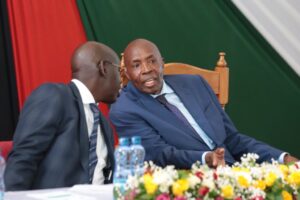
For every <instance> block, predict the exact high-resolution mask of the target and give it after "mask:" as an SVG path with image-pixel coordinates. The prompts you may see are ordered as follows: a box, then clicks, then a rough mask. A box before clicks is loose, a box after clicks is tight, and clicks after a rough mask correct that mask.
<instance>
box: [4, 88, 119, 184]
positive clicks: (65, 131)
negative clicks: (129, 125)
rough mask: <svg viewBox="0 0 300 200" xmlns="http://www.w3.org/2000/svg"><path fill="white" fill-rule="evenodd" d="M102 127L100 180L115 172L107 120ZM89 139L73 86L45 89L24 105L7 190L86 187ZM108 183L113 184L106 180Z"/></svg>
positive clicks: (110, 134)
mask: <svg viewBox="0 0 300 200" xmlns="http://www.w3.org/2000/svg"><path fill="white" fill-rule="evenodd" d="M100 119H101V120H100V127H101V130H102V133H103V134H104V139H105V142H106V145H107V149H108V159H107V166H106V167H105V169H104V170H103V172H104V176H106V178H108V174H109V173H110V171H111V169H112V168H113V147H114V140H113V134H112V130H111V128H110V126H109V124H108V122H107V120H106V119H105V118H104V117H103V116H102V115H101V117H100ZM88 151H89V139H88V133H87V125H86V120H85V114H84V109H83V105H82V100H81V97H80V94H79V91H78V89H77V87H76V86H75V84H74V83H72V82H71V83H70V84H69V85H65V84H44V85H42V86H41V87H39V88H38V89H36V90H35V91H34V92H33V93H32V94H31V95H30V96H29V97H28V99H27V101H26V103H25V105H24V108H23V110H22V112H21V114H20V118H19V123H18V125H17V128H16V131H15V134H14V140H13V150H12V152H11V153H10V155H9V157H8V161H7V167H6V170H5V176H4V178H5V185H6V189H7V190H27V189H40V188H54V187H68V186H73V185H74V184H83V183H88V182H89V173H88V157H89V152H88ZM106 182H111V179H109V180H108V179H106Z"/></svg>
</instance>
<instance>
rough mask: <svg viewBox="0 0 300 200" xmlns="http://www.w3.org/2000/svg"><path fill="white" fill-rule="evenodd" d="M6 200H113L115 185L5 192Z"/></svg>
mask: <svg viewBox="0 0 300 200" xmlns="http://www.w3.org/2000/svg"><path fill="white" fill-rule="evenodd" d="M4 199H5V200H50V199H51V200H99V199H101V200H113V184H108V185H75V186H73V187H69V188H55V189H43V190H27V191H18V192H5V194H4Z"/></svg>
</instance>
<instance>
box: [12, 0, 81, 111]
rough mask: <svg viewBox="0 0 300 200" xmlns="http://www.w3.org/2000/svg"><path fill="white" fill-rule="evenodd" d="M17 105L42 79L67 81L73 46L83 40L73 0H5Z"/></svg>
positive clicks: (22, 101) (20, 103)
mask: <svg viewBox="0 0 300 200" xmlns="http://www.w3.org/2000/svg"><path fill="white" fill-rule="evenodd" d="M7 5H8V11H9V21H10V27H11V35H12V44H13V52H14V62H15V70H16V79H17V88H18V96H19V106H20V108H21V107H22V105H23V104H24V101H25V99H26V97H27V96H28V95H29V94H30V93H31V92H32V90H33V89H35V88H36V87H37V86H39V85H40V84H42V83H45V82H68V81H69V80H70V78H71V70H70V69H71V67H70V58H71V55H72V52H73V50H74V49H75V48H76V47H77V46H78V45H79V44H80V43H82V42H84V41H85V40H86V37H85V33H84V30H83V26H82V24H81V20H80V16H79V13H78V10H77V5H76V2H75V1H61V0H51V1H49V0H39V1H36V0H8V1H7Z"/></svg>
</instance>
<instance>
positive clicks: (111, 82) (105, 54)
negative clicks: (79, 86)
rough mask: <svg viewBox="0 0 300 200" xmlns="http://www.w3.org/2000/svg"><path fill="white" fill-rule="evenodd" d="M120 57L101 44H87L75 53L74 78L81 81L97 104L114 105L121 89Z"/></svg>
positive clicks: (73, 61) (73, 63)
mask: <svg viewBox="0 0 300 200" xmlns="http://www.w3.org/2000/svg"><path fill="white" fill-rule="evenodd" d="M119 63H120V60H119V57H118V55H117V54H116V53H115V52H114V50H112V49H111V48H110V47H108V46H106V45H104V44H101V43H99V42H86V43H84V44H82V45H80V46H79V47H78V48H77V49H76V50H75V51H74V53H73V56H72V60H71V66H72V78H74V79H77V80H79V81H81V82H82V83H83V84H84V85H85V86H86V87H87V88H88V89H89V91H90V92H91V93H92V95H93V97H94V99H95V101H96V102H100V101H102V102H105V103H112V102H114V101H115V100H116V98H117V96H118V93H119V89H120V74H119V68H118V64H119Z"/></svg>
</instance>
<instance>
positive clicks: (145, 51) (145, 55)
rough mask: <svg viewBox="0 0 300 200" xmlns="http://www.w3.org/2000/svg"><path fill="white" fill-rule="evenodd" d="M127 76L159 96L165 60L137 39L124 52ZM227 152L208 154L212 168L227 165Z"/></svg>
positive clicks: (149, 44) (155, 50) (143, 90)
mask: <svg viewBox="0 0 300 200" xmlns="http://www.w3.org/2000/svg"><path fill="white" fill-rule="evenodd" d="M124 63H125V66H126V68H125V69H126V71H125V73H126V76H127V78H128V80H130V81H131V82H132V83H133V84H134V86H135V87H136V88H138V89H139V90H140V91H142V92H144V93H147V94H159V93H160V91H161V89H162V85H163V65H164V61H163V58H162V56H161V54H160V52H159V50H158V48H157V47H156V45H155V44H153V43H152V42H150V41H148V40H144V39H137V40H134V41H133V42H131V43H130V44H129V45H128V46H127V48H126V49H125V51H124ZM224 154H225V150H224V149H223V148H218V149H216V150H214V151H211V152H209V153H207V154H206V156H205V161H206V163H207V164H208V166H210V167H217V166H218V165H225V159H224Z"/></svg>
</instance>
